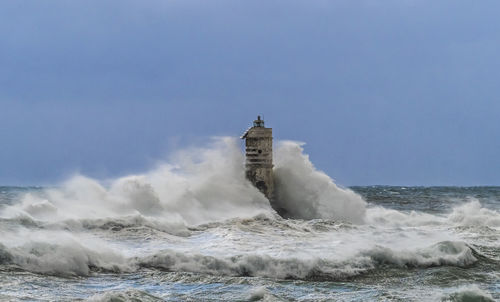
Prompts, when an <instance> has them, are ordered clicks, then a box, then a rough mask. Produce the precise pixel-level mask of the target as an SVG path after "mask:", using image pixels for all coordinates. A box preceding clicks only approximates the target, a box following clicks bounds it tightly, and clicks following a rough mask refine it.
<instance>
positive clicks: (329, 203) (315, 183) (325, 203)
mask: <svg viewBox="0 0 500 302" xmlns="http://www.w3.org/2000/svg"><path fill="white" fill-rule="evenodd" d="M302 146H303V143H299V142H294V141H283V142H280V143H279V144H278V147H277V150H276V155H275V158H276V168H275V170H274V173H275V179H276V204H277V207H278V208H282V209H284V210H285V212H286V214H287V216H289V217H292V218H302V219H313V218H323V219H336V220H342V221H348V222H353V223H362V222H364V218H365V213H366V202H365V201H364V200H363V199H362V198H361V196H359V195H358V194H356V193H355V192H353V191H351V190H349V189H343V188H339V187H338V186H337V185H336V184H335V183H334V182H333V180H332V179H331V178H330V177H329V176H328V175H326V174H325V173H323V172H322V171H318V170H317V169H316V168H315V167H314V165H313V164H312V163H311V161H310V160H309V156H308V155H307V154H304V152H303V151H304V150H303V148H302Z"/></svg>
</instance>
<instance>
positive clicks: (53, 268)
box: [0, 241, 480, 280]
mask: <svg viewBox="0 0 500 302" xmlns="http://www.w3.org/2000/svg"><path fill="white" fill-rule="evenodd" d="M97 250H98V251H97ZM475 253H477V252H475V251H474V250H473V249H472V248H470V247H469V246H468V245H467V244H465V243H464V242H454V241H444V242H439V243H436V244H434V245H432V246H429V247H427V248H422V249H415V250H394V249H390V248H386V247H382V246H375V247H373V248H371V249H367V250H362V251H359V252H357V253H355V254H354V255H352V256H351V257H348V258H346V259H331V258H329V257H325V256H323V257H314V256H311V257H308V258H296V257H289V258H276V257H272V256H269V255H266V254H240V255H234V256H231V257H220V256H215V255H214V256H212V255H202V254H190V253H186V252H181V251H175V250H168V249H167V250H162V251H159V252H156V253H153V254H151V255H149V256H140V257H139V256H136V257H129V258H126V257H124V256H122V255H120V254H119V253H117V252H115V251H113V250H109V249H101V248H99V249H96V250H94V249H91V248H89V247H86V246H83V245H82V244H80V243H77V242H75V241H67V242H64V243H57V244H56V243H46V242H29V243H26V244H23V245H20V246H16V247H6V246H5V245H0V265H1V266H2V267H4V268H5V267H15V268H19V269H23V270H26V271H30V272H34V273H41V274H50V275H61V276H76V275H78V276H88V275H90V274H92V273H93V272H115V273H118V272H133V271H137V270H139V269H141V268H148V269H160V270H167V271H173V272H191V273H201V274H209V275H225V276H237V277H242V276H250V277H268V278H275V279H294V280H295V279H298V280H341V279H345V278H349V277H354V276H357V275H360V274H364V273H367V272H369V271H372V270H377V269H380V268H383V267H387V266H389V267H394V268H408V267H418V268H426V267H434V266H458V267H467V266H469V265H472V264H474V263H476V262H477V261H479V260H480V259H478V258H477V257H475V255H474V254H475Z"/></svg>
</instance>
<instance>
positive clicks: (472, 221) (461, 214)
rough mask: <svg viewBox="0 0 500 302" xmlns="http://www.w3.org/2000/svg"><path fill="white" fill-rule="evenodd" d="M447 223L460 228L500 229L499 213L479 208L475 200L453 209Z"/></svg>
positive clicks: (478, 203)
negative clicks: (486, 227)
mask: <svg viewBox="0 0 500 302" xmlns="http://www.w3.org/2000/svg"><path fill="white" fill-rule="evenodd" d="M448 221H449V222H450V223H452V224H456V225H460V226H488V227H500V213H498V212H497V211H494V210H490V209H487V208H484V207H482V206H481V203H480V202H479V200H477V199H471V201H469V202H467V203H465V204H463V205H461V206H458V207H455V208H454V209H453V211H452V213H451V214H450V215H449V216H448Z"/></svg>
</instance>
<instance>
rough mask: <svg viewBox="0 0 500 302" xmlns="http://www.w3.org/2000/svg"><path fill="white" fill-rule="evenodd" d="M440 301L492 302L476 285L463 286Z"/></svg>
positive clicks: (489, 296) (488, 295) (487, 294)
mask: <svg viewBox="0 0 500 302" xmlns="http://www.w3.org/2000/svg"><path fill="white" fill-rule="evenodd" d="M442 301H451V302H493V301H495V300H494V299H493V297H492V296H491V295H490V294H489V293H487V292H485V291H484V290H482V289H481V288H479V287H478V286H477V285H469V286H464V287H461V288H459V289H457V291H455V292H454V293H452V294H449V295H446V296H444V297H443V298H442Z"/></svg>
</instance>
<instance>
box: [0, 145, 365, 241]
mask: <svg viewBox="0 0 500 302" xmlns="http://www.w3.org/2000/svg"><path fill="white" fill-rule="evenodd" d="M276 153H277V155H276V173H275V174H276V180H277V193H278V196H279V198H278V200H277V203H278V206H279V207H280V208H283V209H285V210H286V212H287V213H288V214H289V215H288V216H289V217H293V218H302V219H314V218H323V219H337V220H342V221H347V222H353V223H362V222H363V221H364V216H365V211H366V209H365V208H366V203H365V202H364V200H363V199H362V198H361V197H360V196H359V195H357V194H356V193H354V192H353V191H351V190H348V189H342V188H339V187H337V186H336V185H335V183H334V182H333V181H332V179H331V178H329V177H328V176H327V175H326V174H325V173H323V172H321V171H318V170H316V169H315V168H314V166H313V165H312V163H311V162H310V161H309V158H308V156H307V155H305V154H303V149H302V145H301V144H300V143H296V142H291V141H286V142H282V143H279V144H278V148H277V149H276ZM243 163H244V158H243V154H242V153H241V150H240V147H239V143H238V142H237V141H236V140H235V139H233V138H218V139H215V140H214V141H213V142H212V143H211V145H210V146H209V147H207V148H191V149H186V150H182V151H181V152H178V153H176V154H175V155H174V156H172V158H171V160H170V163H162V164H160V165H159V167H158V168H156V169H154V170H152V171H150V172H148V173H145V174H140V175H130V176H126V177H122V178H118V179H116V180H112V181H109V182H108V183H107V184H105V183H102V182H99V181H97V180H94V179H91V178H88V177H85V176H82V175H76V176H74V177H72V178H71V179H69V180H68V181H66V182H65V183H63V184H62V185H61V186H60V187H58V188H53V189H46V190H44V191H43V192H42V193H38V192H35V193H28V194H26V195H25V196H24V197H23V199H22V200H21V201H20V202H19V203H15V204H13V205H11V206H6V207H4V208H3V209H0V217H2V218H14V217H25V219H28V220H30V219H31V220H33V221H45V222H64V221H66V222H68V223H69V224H71V223H73V225H78V224H79V223H80V224H82V225H85V224H88V223H89V221H104V220H106V219H117V218H120V219H122V220H123V219H130V218H123V217H135V218H132V220H135V222H137V221H143V223H144V224H149V225H154V226H155V227H156V228H159V229H162V228H163V229H165V228H171V229H173V231H174V232H176V231H178V230H179V226H182V225H198V224H202V223H208V222H213V221H223V220H226V219H231V218H235V217H240V218H245V217H247V218H248V217H254V216H256V215H267V216H268V217H276V212H275V211H274V210H273V208H272V207H271V205H270V203H269V201H268V200H267V199H266V198H265V197H264V195H263V194H262V193H260V192H259V191H258V190H257V189H256V188H255V187H254V186H253V185H252V184H251V183H250V182H249V181H248V180H247V179H246V178H245V173H244V166H243ZM146 221H148V222H146ZM162 224H163V225H164V227H162V226H161V225H162Z"/></svg>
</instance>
